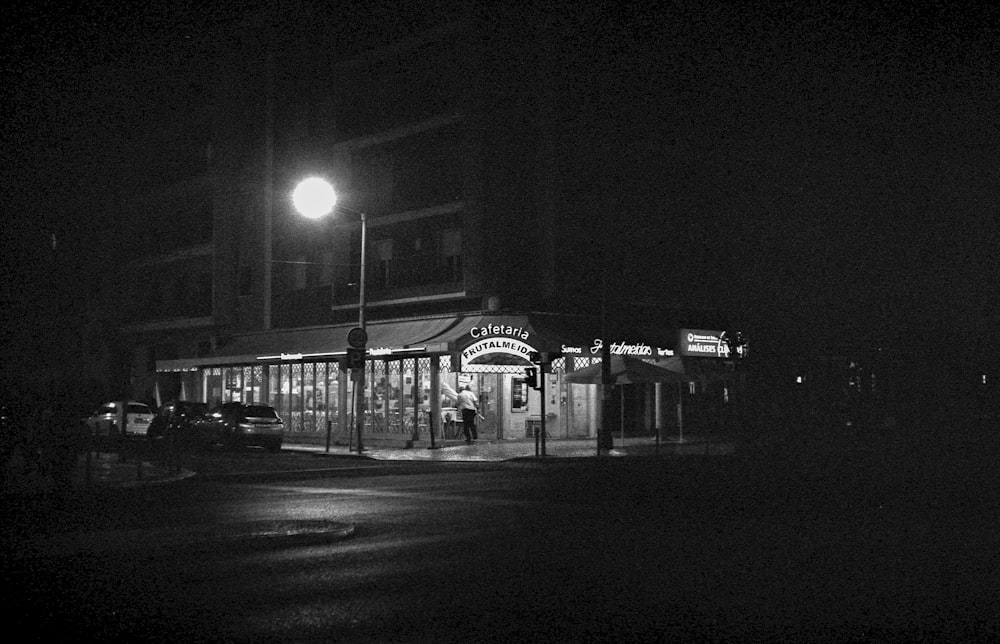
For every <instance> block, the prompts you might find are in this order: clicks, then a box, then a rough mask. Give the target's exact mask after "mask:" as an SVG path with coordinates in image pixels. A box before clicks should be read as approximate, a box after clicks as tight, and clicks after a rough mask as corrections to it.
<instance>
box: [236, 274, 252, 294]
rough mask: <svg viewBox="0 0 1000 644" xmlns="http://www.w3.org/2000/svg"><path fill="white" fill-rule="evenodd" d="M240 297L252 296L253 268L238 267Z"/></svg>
mask: <svg viewBox="0 0 1000 644" xmlns="http://www.w3.org/2000/svg"><path fill="white" fill-rule="evenodd" d="M239 282H240V284H239V292H240V297H246V296H248V295H253V266H240V275H239Z"/></svg>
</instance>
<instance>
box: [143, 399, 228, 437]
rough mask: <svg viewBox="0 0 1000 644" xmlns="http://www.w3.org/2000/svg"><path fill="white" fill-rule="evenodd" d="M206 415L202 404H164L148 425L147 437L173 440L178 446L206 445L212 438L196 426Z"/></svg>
mask: <svg viewBox="0 0 1000 644" xmlns="http://www.w3.org/2000/svg"><path fill="white" fill-rule="evenodd" d="M206 414H208V405H207V404H205V403H203V402H194V401H189V400H175V401H173V402H168V403H164V404H163V405H161V406H160V409H159V410H158V411H157V412H156V416H154V417H153V421H152V422H151V423H150V424H149V431H148V432H147V436H149V438H150V439H152V440H163V439H168V440H170V439H173V440H175V441H177V442H178V443H179V444H185V445H188V444H194V445H208V444H211V443H213V442H214V438H215V437H214V436H210V435H205V434H204V433H203V432H202V431H201V428H200V427H199V426H198V421H201V420H203V419H204V418H205V416H206Z"/></svg>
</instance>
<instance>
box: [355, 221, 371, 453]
mask: <svg viewBox="0 0 1000 644" xmlns="http://www.w3.org/2000/svg"><path fill="white" fill-rule="evenodd" d="M360 215H361V276H360V280H359V288H358V291H359V294H358V326H359V327H361V330H362V331H367V329H365V248H366V246H367V244H366V240H365V238H366V237H367V234H368V223H367V221H366V219H365V213H363V212H362V213H360ZM361 349H362V350H363V351H364V357H365V362H364V366H363V367H362V368H361V374H360V377H359V378H358V382H357V386H359V387H360V388H361V393H360V395H358V396H356V397H355V398H354V404H355V406H356V407H357V406H360V405H362V404H363V402H364V400H365V371H366V370H367V368H368V362H367V361H368V350H367V348H366V347H365V346H364V345H362V347H361ZM364 417H365V414H364V409H363V408H362V409H357V410H356V411H355V422H357V424H358V425H357V426H358V454H360V453H361V452H362V451H364V447H363V445H362V442H361V431H362V429H363V428H364V422H365V421H364Z"/></svg>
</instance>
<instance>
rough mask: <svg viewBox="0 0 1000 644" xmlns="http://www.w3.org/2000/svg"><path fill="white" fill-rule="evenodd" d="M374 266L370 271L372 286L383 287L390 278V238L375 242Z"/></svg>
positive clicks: (387, 283)
mask: <svg viewBox="0 0 1000 644" xmlns="http://www.w3.org/2000/svg"><path fill="white" fill-rule="evenodd" d="M374 251H375V252H374V253H373V255H374V259H375V266H374V267H373V269H374V270H373V271H372V286H374V287H375V288H385V287H386V286H388V285H389V283H390V281H391V279H392V240H391V239H383V240H381V241H378V242H376V243H375V248H374Z"/></svg>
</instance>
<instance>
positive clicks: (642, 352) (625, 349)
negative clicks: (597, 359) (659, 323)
mask: <svg viewBox="0 0 1000 644" xmlns="http://www.w3.org/2000/svg"><path fill="white" fill-rule="evenodd" d="M603 348H604V340H602V339H600V338H596V339H595V340H594V344H593V346H591V347H590V352H591V353H592V354H594V355H597V354H599V353H600V352H601V349H603ZM610 349H611V355H613V356H651V355H653V347H651V346H649V345H648V344H644V343H642V342H639V343H636V344H626V343H625V342H612V343H611V347H610Z"/></svg>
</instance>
